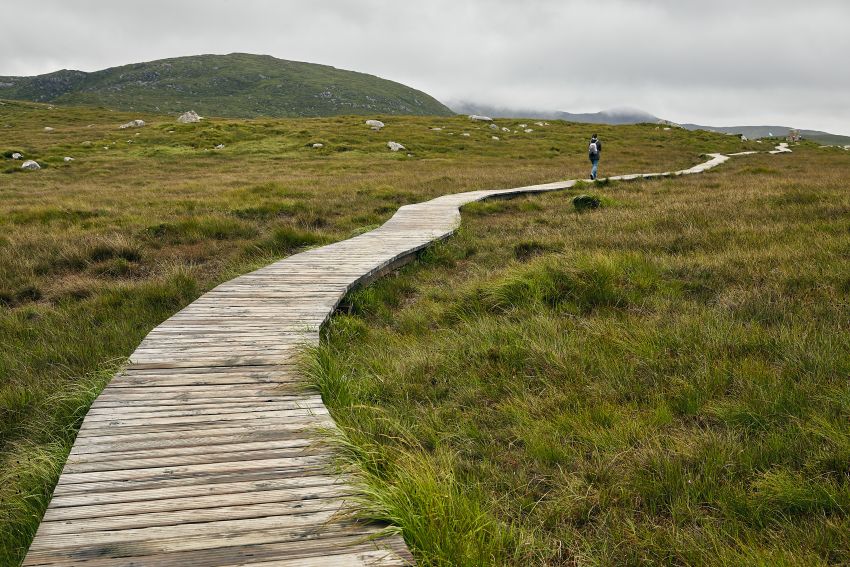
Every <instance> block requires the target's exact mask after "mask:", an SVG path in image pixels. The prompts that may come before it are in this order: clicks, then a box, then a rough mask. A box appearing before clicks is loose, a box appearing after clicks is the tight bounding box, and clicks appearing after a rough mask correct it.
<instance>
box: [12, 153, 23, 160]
mask: <svg viewBox="0 0 850 567" xmlns="http://www.w3.org/2000/svg"><path fill="white" fill-rule="evenodd" d="M23 157H24V156H23V154H19V153H18V152H15V153H13V154H12V159H23Z"/></svg>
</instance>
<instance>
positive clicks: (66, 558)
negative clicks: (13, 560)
mask: <svg viewBox="0 0 850 567" xmlns="http://www.w3.org/2000/svg"><path fill="white" fill-rule="evenodd" d="M373 532H374V529H372V530H369V529H367V528H365V527H363V526H356V525H343V526H338V525H335V524H333V523H329V524H328V525H327V528H326V529H325V530H323V531H318V530H315V531H310V532H308V531H306V530H302V533H301V534H300V537H298V536H297V535H296V530H295V529H283V530H274V531H270V532H268V541H263V542H256V541H251V537H250V535H249V534H245V533H244V532H241V533H236V534H234V537H233V538H220V539H219V540H217V541H215V542H212V543H210V542H207V543H206V545H205V546H204V545H199V544H198V543H197V541H196V540H187V543H186V544H183V543H182V542H181V540H178V539H175V538H171V539H160V540H152V541H151V542H150V543H144V542H128V543H117V544H116V543H113V544H106V545H104V544H96V545H88V544H87V543H86V542H80V544H79V545H78V546H76V547H73V548H64V549H63V548H60V549H48V550H44V551H37V552H34V553H32V554H31V556H27V563H26V565H28V566H37V565H53V564H61V565H69V564H73V565H77V564H80V565H85V566H86V567H116V566H123V567H139V566H141V565H156V566H157V567H186V566H187V565H204V566H207V567H224V566H228V565H254V564H256V563H259V562H261V561H264V560H277V559H279V558H281V557H286V558H291V559H301V558H309V557H317V556H321V554H322V553H323V552H324V553H328V550H337V549H339V550H344V551H350V552H357V551H360V550H364V551H370V550H374V549H376V547H378V546H379V545H381V544H383V546H384V547H386V548H387V549H389V550H393V551H395V552H396V553H398V554H401V553H403V551H402V550H400V549H399V547H400V546H399V545H398V544H397V543H395V541H393V540H385V541H382V542H381V543H380V544H376V542H373V541H368V540H367V539H366V538H368V536H369V535H371V534H372V533H373ZM393 539H397V538H393ZM246 541H247V542H249V543H245V542H246ZM405 551H406V550H405ZM105 556H106V557H105Z"/></svg>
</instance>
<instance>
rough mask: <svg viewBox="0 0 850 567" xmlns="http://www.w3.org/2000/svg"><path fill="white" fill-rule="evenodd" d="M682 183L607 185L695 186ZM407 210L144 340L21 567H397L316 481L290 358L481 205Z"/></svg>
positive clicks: (373, 531) (397, 542) (395, 540)
mask: <svg viewBox="0 0 850 567" xmlns="http://www.w3.org/2000/svg"><path fill="white" fill-rule="evenodd" d="M711 158H712V159H711V160H710V161H708V162H706V163H704V164H701V165H698V166H696V167H694V168H691V169H689V170H685V171H681V172H673V173H663V174H640V175H634V176H621V177H615V178H611V179H633V178H639V177H653V176H662V175H679V174H689V173H699V172H701V171H705V170H706V169H709V168H711V167H714V166H716V165H719V164H720V163H723V162H724V161H725V160H726V159H728V158H726V157H725V156H721V155H717V154H713V155H712V156H711ZM575 183H576V182H575V181H566V182H561V183H551V184H547V185H535V186H530V187H521V188H517V189H508V190H497V191H472V192H468V193H460V194H456V195H447V196H444V197H439V198H437V199H434V200H431V201H428V202H425V203H419V204H416V205H408V206H405V207H402V208H401V209H399V211H398V212H397V213H396V214H395V216H393V217H392V219H390V220H389V221H387V223H386V224H384V225H383V226H382V227H380V228H378V229H376V230H373V231H371V232H368V233H366V234H363V235H360V236H358V237H356V238H352V239H350V240H345V241H343V242H338V243H336V244H331V245H329V246H324V247H322V248H317V249H314V250H309V251H307V252H303V253H301V254H296V255H294V256H291V257H289V258H286V259H285V260H281V261H279V262H276V263H274V264H272V265H270V266H267V267H265V268H262V269H260V270H257V271H256V272H252V273H250V274H247V275H244V276H242V277H239V278H236V279H234V280H232V281H230V282H227V283H225V284H222V285H220V286H218V287H217V288H215V289H213V290H212V291H210V292H209V293H206V294H205V295H203V296H202V297H201V298H199V299H198V300H197V301H195V302H194V303H192V304H191V305H189V306H188V307H186V308H185V309H183V310H182V311H181V312H180V313H178V314H176V315H175V316H173V317H172V318H170V319H169V320H167V321H165V322H164V323H163V324H161V325H160V326H159V327H157V328H156V329H154V330H153V331H152V332H151V333H150V334H149V335H148V336H147V338H145V340H144V341H143V342H142V344H141V345H139V348H138V349H137V350H136V352H135V353H134V354H133V355H132V357H131V361H130V362H131V363H130V365H129V366H128V367H127V369H126V370H125V371H124V372H122V373H121V374H120V375H118V376H116V377H115V378H114V379H113V380H112V382H111V383H110V384H109V386H108V387H107V388H106V389H105V390H104V391H103V393H102V394H101V395H100V396H99V397H98V398H97V400H96V401H95V403H94V405H93V406H92V408H91V410H90V411H89V413H88V415H87V416H86V419H85V421H84V422H83V425H82V428H81V429H80V433H79V435H78V437H77V440H76V442H75V444H74V448H73V450H72V451H71V455H70V457H69V458H68V462H67V464H66V465H65V469H64V471H63V472H62V475H61V477H60V479H59V483H58V485H57V486H56V490H55V492H54V494H53V500H52V501H51V503H50V507H49V508H48V510H47V513H46V514H45V516H44V520H43V521H42V523H41V526H40V528H39V530H38V533H37V534H36V537H35V540H34V542H33V544H32V546H31V548H30V550H29V554H28V555H27V558H26V560H25V563H24V565H28V566H35V565H85V566H91V567H101V566H117V565H122V566H128V567H129V566H148V565H150V566H154V565H155V566H179V567H188V566H194V565H203V566H218V567H224V566H236V565H256V566H271V565H275V566H281V567H284V566H293V567H294V566H305V567H306V566H346V567H348V566H356V565H380V566H394V565H409V564H412V562H413V559H412V557H411V555H410V553H409V551H408V550H407V547H406V546H405V544H404V541H403V540H402V539H401V538H400V537H399V536H381V533H380V532H381V527H380V526H374V525H368V524H363V523H360V522H356V521H354V520H352V519H351V518H350V517H348V516H346V515H345V514H344V513H343V512H345V511H346V510H348V509H349V507H350V504H349V499H350V497H351V495H352V494H353V487H352V486H350V485H349V484H347V482H346V479H345V478H340V477H338V476H335V475H334V474H333V472H332V470H331V468H330V467H329V466H328V465H329V463H330V462H331V460H332V458H333V455H332V451H333V449H332V448H331V447H329V446H327V445H323V444H319V443H317V442H316V441H317V439H318V437H319V436H318V435H317V433H316V429H317V428H332V427H334V424H333V421H332V420H331V419H330V417H329V415H328V411H327V410H326V409H325V407H324V406H323V405H322V400H321V399H320V397H319V396H318V395H317V394H315V393H310V392H305V391H304V390H303V388H301V387H299V379H298V376H297V374H296V371H295V360H294V356H295V354H296V353H297V352H298V350H299V348H301V347H302V346H303V345H305V344H311V345H315V344H318V341H319V328H320V326H321V325H322V323H323V322H324V321H325V320H326V319H327V318H328V317H329V316H330V315H331V313H333V311H334V308H335V307H336V305H337V304H338V303H339V301H340V300H341V299H342V298H343V297H344V295H345V294H346V293H347V292H348V291H349V290H350V289H352V288H353V287H355V286H357V285H361V284H364V283H367V282H369V281H371V280H373V279H375V278H377V277H379V276H380V275H382V274H383V273H386V272H387V271H389V270H392V269H394V268H396V267H398V266H400V265H402V264H403V263H404V262H406V261H407V260H409V259H411V258H413V257H414V255H415V253H416V252H417V251H418V250H421V249H422V248H424V247H426V246H427V245H428V244H429V243H431V242H433V241H434V240H437V239H441V238H445V237H447V236H449V235H450V234H451V233H452V232H453V231H454V230H455V229H456V228H457V227H458V225H459V223H460V212H459V207H461V206H462V205H465V204H467V203H470V202H472V201H477V200H481V199H485V198H488V197H498V196H508V195H511V194H519V193H532V192H542V191H553V190H558V189H566V188H569V187H572V186H573V185H574V184H575Z"/></svg>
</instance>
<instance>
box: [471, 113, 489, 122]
mask: <svg viewBox="0 0 850 567" xmlns="http://www.w3.org/2000/svg"><path fill="white" fill-rule="evenodd" d="M469 119H470V120H478V121H480V122H492V121H493V119H492V118H490V117H489V116H480V115H478V114H470V115H469Z"/></svg>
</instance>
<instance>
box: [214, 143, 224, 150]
mask: <svg viewBox="0 0 850 567" xmlns="http://www.w3.org/2000/svg"><path fill="white" fill-rule="evenodd" d="M215 149H217V150H223V149H224V144H219V145H217V146H216V147H215Z"/></svg>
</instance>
